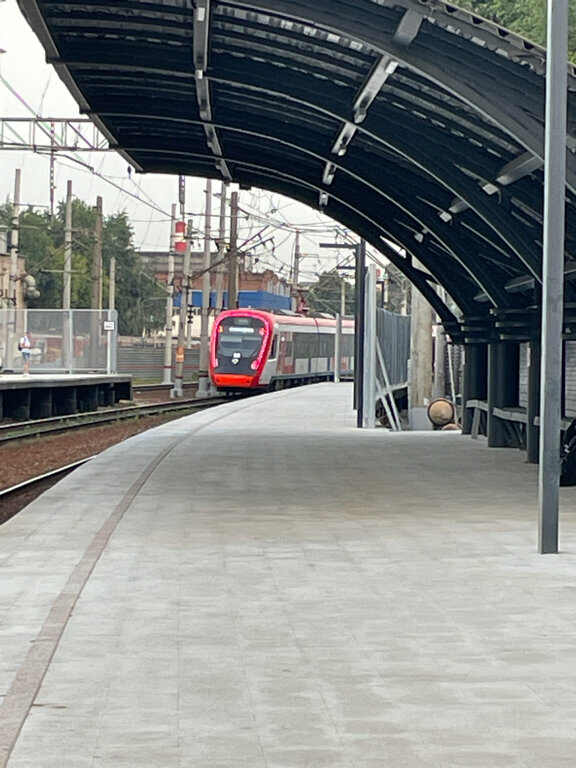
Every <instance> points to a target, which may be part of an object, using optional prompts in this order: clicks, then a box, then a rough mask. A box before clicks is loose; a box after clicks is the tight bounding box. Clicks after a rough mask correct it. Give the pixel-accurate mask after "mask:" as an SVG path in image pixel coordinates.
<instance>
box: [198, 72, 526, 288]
mask: <svg viewBox="0 0 576 768" xmlns="http://www.w3.org/2000/svg"><path fill="white" fill-rule="evenodd" d="M208 79H209V80H210V81H211V82H216V83H218V82H224V83H226V84H228V85H232V87H238V88H243V89H245V90H257V91H258V92H259V93H262V94H264V93H270V92H272V93H274V95H275V96H277V97H278V98H279V99H282V100H284V101H294V102H296V103H298V104H300V105H303V106H306V107H307V108H310V109H311V110H313V111H317V112H320V113H322V114H324V115H326V116H329V117H331V118H334V119H336V120H340V121H341V122H345V120H346V117H344V116H343V115H341V114H336V113H334V112H331V111H329V110H328V109H326V108H324V107H321V106H319V105H318V104H316V103H314V102H309V101H308V102H306V101H303V100H302V99H300V98H297V97H295V96H292V95H290V94H287V93H286V92H283V91H276V90H275V89H270V88H268V89H264V88H260V87H257V86H253V85H246V84H244V83H241V82H239V81H229V80H222V79H221V78H219V77H212V76H210V77H209V78H208ZM378 120H379V118H378V117H374V118H371V123H374V122H376V121H378ZM218 127H219V129H220V130H225V129H226V126H224V125H223V124H219V125H218ZM356 130H357V131H358V132H359V133H363V134H365V135H366V136H368V137H370V139H371V140H373V141H375V142H377V143H379V144H382V145H383V146H385V147H388V148H390V149H392V150H393V151H394V152H396V153H397V154H398V155H399V156H401V157H403V158H405V159H406V160H408V161H409V162H410V163H411V164H412V165H414V166H415V167H416V168H418V169H419V170H420V171H422V172H423V173H424V174H426V175H427V176H429V177H430V178H431V179H433V180H434V181H435V182H437V183H438V184H441V185H442V186H443V187H444V188H445V189H448V190H450V192H451V193H452V194H453V195H454V196H455V197H458V198H460V199H462V200H464V201H465V202H466V203H467V204H468V206H469V207H470V208H472V209H473V210H474V211H475V212H476V213H477V215H478V216H479V217H480V218H481V219H482V220H483V221H484V222H485V223H486V224H487V225H488V226H489V227H491V228H492V229H493V231H494V234H495V235H496V237H497V239H498V240H501V241H503V242H504V243H505V244H506V245H507V246H508V247H509V248H510V249H511V250H512V251H513V252H514V254H515V255H516V257H517V258H518V259H519V261H520V262H521V263H523V264H524V267H525V268H526V269H527V270H528V271H529V272H530V274H532V275H533V276H534V277H536V278H537V279H538V280H540V277H541V260H540V258H539V257H540V251H539V250H538V249H537V248H536V246H535V244H534V242H533V241H531V240H529V239H528V238H525V237H524V236H523V235H522V234H521V232H520V231H519V230H517V229H515V228H514V227H511V226H510V219H509V217H508V216H506V215H505V214H504V213H503V211H502V209H501V207H500V206H499V204H498V202H497V201H496V200H495V198H494V197H492V196H489V195H487V194H486V193H485V192H483V191H482V189H481V188H480V187H479V186H478V185H477V184H475V183H474V182H472V181H471V180H469V179H466V177H465V176H464V174H462V175H461V176H459V175H458V174H457V173H455V172H454V170H453V169H452V168H451V166H450V165H449V164H448V163H441V162H440V160H439V159H436V158H435V157H434V155H433V154H426V153H424V152H419V151H418V147H417V145H416V144H415V143H412V142H411V141H410V136H411V134H410V132H407V133H406V135H405V138H404V140H402V137H401V136H400V135H397V134H394V135H390V134H387V135H384V132H382V133H377V132H375V131H374V130H368V129H366V127H365V126H364V124H361V125H358V126H357V128H356ZM333 158H334V156H333V155H326V156H325V157H324V159H325V160H326V161H328V160H329V161H330V162H332V163H334V164H335V165H337V166H338V167H339V168H340V170H342V171H344V172H347V169H346V167H345V166H344V165H342V164H340V165H339V164H338V161H337V160H336V159H333Z"/></svg>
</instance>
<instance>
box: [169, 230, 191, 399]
mask: <svg viewBox="0 0 576 768" xmlns="http://www.w3.org/2000/svg"><path fill="white" fill-rule="evenodd" d="M191 248H192V221H189V222H188V231H187V233H186V250H185V251H184V269H183V273H182V285H181V293H180V311H179V313H178V341H177V342H176V365H175V368H174V389H173V390H172V391H171V395H172V397H182V394H183V386H182V384H183V380H184V353H185V345H184V342H185V338H186V315H187V312H188V290H189V287H190V250H191Z"/></svg>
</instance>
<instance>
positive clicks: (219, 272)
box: [216, 181, 228, 313]
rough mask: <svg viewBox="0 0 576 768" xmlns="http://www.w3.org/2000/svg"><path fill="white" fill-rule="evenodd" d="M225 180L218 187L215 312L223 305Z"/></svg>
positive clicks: (220, 309)
mask: <svg viewBox="0 0 576 768" xmlns="http://www.w3.org/2000/svg"><path fill="white" fill-rule="evenodd" d="M227 189H228V188H227V185H226V182H224V181H223V182H222V186H221V187H220V227H219V231H218V256H217V257H216V260H217V265H216V313H218V312H221V311H222V309H223V306H224V299H223V283H224V280H223V278H224V264H223V261H224V254H225V253H226V243H225V240H226V194H227Z"/></svg>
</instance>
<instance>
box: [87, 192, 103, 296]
mask: <svg viewBox="0 0 576 768" xmlns="http://www.w3.org/2000/svg"><path fill="white" fill-rule="evenodd" d="M90 306H91V307H92V309H102V198H101V197H97V198H96V221H95V223H94V244H93V247H92V296H91V303H90Z"/></svg>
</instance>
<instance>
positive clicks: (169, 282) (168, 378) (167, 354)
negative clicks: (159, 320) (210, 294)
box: [162, 203, 176, 384]
mask: <svg viewBox="0 0 576 768" xmlns="http://www.w3.org/2000/svg"><path fill="white" fill-rule="evenodd" d="M175 241H176V203H172V210H171V215H170V249H169V251H168V270H167V272H166V290H167V295H166V322H165V324H164V367H163V369H162V383H163V384H171V383H172V315H173V311H174V284H173V283H174V249H175Z"/></svg>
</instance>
